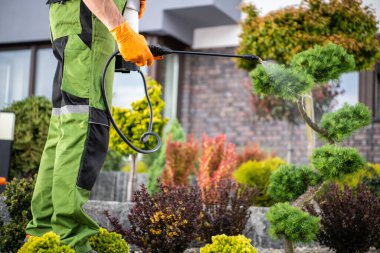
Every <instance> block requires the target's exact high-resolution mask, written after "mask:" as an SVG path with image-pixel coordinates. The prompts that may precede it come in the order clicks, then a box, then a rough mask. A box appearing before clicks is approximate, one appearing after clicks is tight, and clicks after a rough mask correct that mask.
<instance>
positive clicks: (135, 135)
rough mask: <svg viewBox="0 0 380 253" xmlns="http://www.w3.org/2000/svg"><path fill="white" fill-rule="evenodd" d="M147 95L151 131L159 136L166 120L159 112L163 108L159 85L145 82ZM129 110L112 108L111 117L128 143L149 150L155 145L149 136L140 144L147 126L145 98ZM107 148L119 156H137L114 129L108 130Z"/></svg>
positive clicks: (147, 115) (147, 113)
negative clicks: (151, 112)
mask: <svg viewBox="0 0 380 253" xmlns="http://www.w3.org/2000/svg"><path fill="white" fill-rule="evenodd" d="M147 86H148V94H149V97H150V100H151V102H152V107H153V116H154V117H153V122H154V124H153V128H152V131H153V132H155V133H157V134H159V135H160V136H161V133H162V131H163V128H164V127H165V125H166V123H167V122H168V119H167V118H163V117H162V115H161V111H162V110H163V108H164V106H165V102H164V101H163V100H162V99H161V93H162V92H161V90H162V88H161V85H160V84H158V83H157V82H156V81H154V80H152V79H149V80H148V81H147ZM131 107H132V108H131V109H122V108H118V107H113V108H112V115H113V117H114V119H115V122H116V124H117V125H118V127H119V128H120V130H121V131H122V132H123V133H124V134H125V136H128V138H129V139H130V141H131V142H132V143H133V145H135V146H136V147H138V148H140V149H151V148H154V147H155V146H156V145H157V141H156V139H155V138H154V137H152V136H149V138H148V140H147V142H145V143H143V142H140V138H141V136H142V134H143V133H145V132H146V131H147V130H148V126H149V121H150V119H149V106H148V102H147V100H146V98H143V99H141V100H138V101H135V102H133V103H132V105H131ZM109 147H110V148H111V149H112V150H115V151H117V152H119V153H120V154H121V155H123V156H125V155H134V154H137V152H136V151H135V150H133V149H132V148H131V147H130V146H128V144H127V143H125V142H124V141H123V140H122V139H121V138H120V136H119V135H118V133H117V132H116V130H115V129H113V128H111V130H110V141H109Z"/></svg>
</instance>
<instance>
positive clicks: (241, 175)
mask: <svg viewBox="0 0 380 253" xmlns="http://www.w3.org/2000/svg"><path fill="white" fill-rule="evenodd" d="M283 164H285V162H284V161H283V160H281V159H280V158H276V157H275V158H269V159H266V160H263V161H249V162H246V163H243V164H242V165H241V166H240V167H239V168H238V169H237V170H236V171H235V172H234V178H235V179H236V181H237V182H238V183H241V184H245V185H249V186H251V187H256V188H257V190H258V191H259V195H258V196H257V197H256V198H255V199H254V201H253V203H254V204H255V205H259V206H271V205H272V204H274V203H275V201H274V200H273V199H272V198H271V197H270V196H269V195H268V194H267V190H268V185H269V178H270V176H271V175H272V173H273V172H274V171H276V170H277V169H278V168H279V167H280V166H281V165H283Z"/></svg>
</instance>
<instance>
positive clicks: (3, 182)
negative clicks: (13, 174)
mask: <svg viewBox="0 0 380 253" xmlns="http://www.w3.org/2000/svg"><path fill="white" fill-rule="evenodd" d="M6 184H7V180H6V179H5V177H0V185H6Z"/></svg>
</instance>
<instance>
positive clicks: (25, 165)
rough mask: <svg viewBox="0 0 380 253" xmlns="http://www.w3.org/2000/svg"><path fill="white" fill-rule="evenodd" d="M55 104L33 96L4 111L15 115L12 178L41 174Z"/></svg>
mask: <svg viewBox="0 0 380 253" xmlns="http://www.w3.org/2000/svg"><path fill="white" fill-rule="evenodd" d="M51 110H52V105H51V102H50V101H49V100H47V99H46V98H44V97H30V98H26V99H24V100H22V101H18V102H15V103H13V104H12V105H11V106H10V107H7V108H5V109H3V111H4V112H13V113H14V114H15V115H16V126H15V138H14V141H13V145H12V161H11V171H10V178H13V177H32V176H33V175H34V174H35V173H37V171H38V167H39V165H40V160H41V156H42V151H43V149H44V146H45V141H46V138H47V134H48V129H49V122H50V116H51Z"/></svg>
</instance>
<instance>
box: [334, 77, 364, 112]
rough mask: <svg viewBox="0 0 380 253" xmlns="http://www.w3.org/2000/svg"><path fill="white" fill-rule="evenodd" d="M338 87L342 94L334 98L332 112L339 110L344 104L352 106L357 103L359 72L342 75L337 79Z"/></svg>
mask: <svg viewBox="0 0 380 253" xmlns="http://www.w3.org/2000/svg"><path fill="white" fill-rule="evenodd" d="M339 86H340V89H341V90H343V91H344V93H343V94H341V95H338V96H337V97H336V100H337V105H336V106H335V107H334V110H336V109H339V108H341V107H342V106H343V105H344V103H348V104H350V105H354V104H356V103H358V102H359V72H351V73H345V74H343V75H342V76H341V77H340V78H339Z"/></svg>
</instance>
